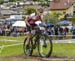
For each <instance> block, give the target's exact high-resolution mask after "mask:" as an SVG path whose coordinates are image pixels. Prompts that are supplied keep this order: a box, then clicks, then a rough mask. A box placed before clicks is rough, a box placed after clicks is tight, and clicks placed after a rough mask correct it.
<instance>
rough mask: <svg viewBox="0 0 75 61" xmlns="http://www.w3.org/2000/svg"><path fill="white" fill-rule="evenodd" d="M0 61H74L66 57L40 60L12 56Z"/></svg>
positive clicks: (74, 60)
mask: <svg viewBox="0 0 75 61" xmlns="http://www.w3.org/2000/svg"><path fill="white" fill-rule="evenodd" d="M0 61H75V58H68V57H55V56H54V57H53V56H52V57H49V58H40V57H38V56H32V57H29V56H25V55H19V56H13V57H2V58H0Z"/></svg>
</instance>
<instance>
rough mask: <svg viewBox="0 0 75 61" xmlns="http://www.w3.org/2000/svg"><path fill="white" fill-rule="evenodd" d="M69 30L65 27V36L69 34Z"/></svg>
mask: <svg viewBox="0 0 75 61" xmlns="http://www.w3.org/2000/svg"><path fill="white" fill-rule="evenodd" d="M68 31H69V29H68V28H67V27H65V29H64V30H63V32H64V33H63V34H64V36H65V37H66V35H68Z"/></svg>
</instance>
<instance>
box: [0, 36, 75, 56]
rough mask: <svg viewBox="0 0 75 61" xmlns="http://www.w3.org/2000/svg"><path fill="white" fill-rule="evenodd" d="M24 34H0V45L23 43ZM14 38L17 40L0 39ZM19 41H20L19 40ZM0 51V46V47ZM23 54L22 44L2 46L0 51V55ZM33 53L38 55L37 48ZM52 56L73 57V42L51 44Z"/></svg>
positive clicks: (74, 50) (74, 49) (74, 53)
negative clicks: (6, 35) (7, 35)
mask: <svg viewBox="0 0 75 61" xmlns="http://www.w3.org/2000/svg"><path fill="white" fill-rule="evenodd" d="M24 38H25V36H22V37H4V36H3V37H2V36H0V46H2V45H4V46H6V45H11V44H19V43H23V41H24ZM2 39H3V40H4V39H6V40H16V41H18V42H16V43H15V42H8V41H6V42H3V41H1V40H2ZM19 41H21V42H19ZM0 51H1V48H0ZM21 54H24V52H23V45H22V44H21V45H17V46H9V47H4V48H3V49H2V51H1V53H0V57H7V56H17V55H21ZM34 55H38V52H37V50H36V51H34ZM52 56H54V57H75V44H53V53H52Z"/></svg>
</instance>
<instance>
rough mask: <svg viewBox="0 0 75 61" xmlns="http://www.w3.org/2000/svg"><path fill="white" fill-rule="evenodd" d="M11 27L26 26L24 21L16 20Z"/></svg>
mask: <svg viewBox="0 0 75 61" xmlns="http://www.w3.org/2000/svg"><path fill="white" fill-rule="evenodd" d="M12 26H13V27H14V26H16V27H26V24H25V21H16V22H15V23H14V24H13V25H12Z"/></svg>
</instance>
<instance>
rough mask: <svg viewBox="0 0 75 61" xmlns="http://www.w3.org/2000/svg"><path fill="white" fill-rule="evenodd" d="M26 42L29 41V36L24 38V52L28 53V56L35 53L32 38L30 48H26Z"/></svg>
mask: <svg viewBox="0 0 75 61" xmlns="http://www.w3.org/2000/svg"><path fill="white" fill-rule="evenodd" d="M26 42H27V38H26V39H25V40H24V44H23V48H24V54H25V55H28V56H31V55H32V53H33V42H32V39H31V40H30V44H29V48H28V49H27V48H26V47H27V45H26Z"/></svg>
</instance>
